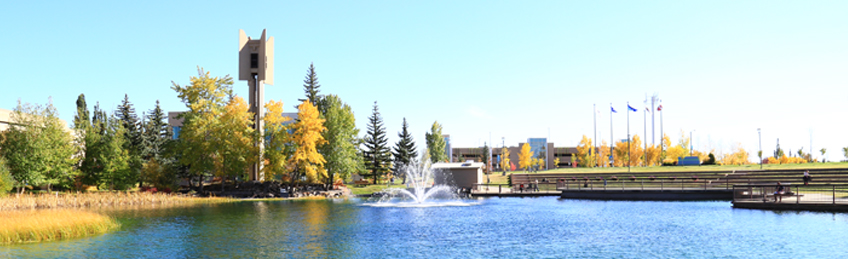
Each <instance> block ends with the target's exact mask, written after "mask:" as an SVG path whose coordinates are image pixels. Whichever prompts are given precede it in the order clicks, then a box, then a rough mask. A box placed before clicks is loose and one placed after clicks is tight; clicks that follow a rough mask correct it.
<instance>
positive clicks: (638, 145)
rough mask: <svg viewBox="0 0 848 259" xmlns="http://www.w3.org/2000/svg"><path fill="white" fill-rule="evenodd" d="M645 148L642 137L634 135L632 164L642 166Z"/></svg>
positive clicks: (631, 148)
mask: <svg viewBox="0 0 848 259" xmlns="http://www.w3.org/2000/svg"><path fill="white" fill-rule="evenodd" d="M644 154H645V149H644V148H642V139H640V138H639V135H633V138H631V139H630V166H641V165H642V162H643V159H644V156H643V155H644Z"/></svg>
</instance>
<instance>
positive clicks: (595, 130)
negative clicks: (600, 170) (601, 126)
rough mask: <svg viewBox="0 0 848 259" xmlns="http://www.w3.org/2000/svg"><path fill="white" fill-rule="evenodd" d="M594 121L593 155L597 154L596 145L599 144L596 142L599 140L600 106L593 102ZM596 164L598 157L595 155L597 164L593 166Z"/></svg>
mask: <svg viewBox="0 0 848 259" xmlns="http://www.w3.org/2000/svg"><path fill="white" fill-rule="evenodd" d="M592 123H593V124H594V125H593V127H592V129H593V131H592V133H593V134H594V135H595V136H594V137H593V139H592V155H595V154H594V152H595V148H594V147H595V146H597V144H598V143H597V142H596V141H598V107H597V106H596V105H595V104H594V103H593V104H592ZM596 165H598V160H597V157H595V164H594V165H593V166H592V167H595V166H596Z"/></svg>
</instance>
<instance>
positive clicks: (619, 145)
mask: <svg viewBox="0 0 848 259" xmlns="http://www.w3.org/2000/svg"><path fill="white" fill-rule="evenodd" d="M612 163H613V165H615V166H618V167H622V166H627V142H624V141H619V142H615V147H614V148H613V153H612Z"/></svg>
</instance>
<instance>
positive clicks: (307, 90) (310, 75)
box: [298, 63, 323, 112]
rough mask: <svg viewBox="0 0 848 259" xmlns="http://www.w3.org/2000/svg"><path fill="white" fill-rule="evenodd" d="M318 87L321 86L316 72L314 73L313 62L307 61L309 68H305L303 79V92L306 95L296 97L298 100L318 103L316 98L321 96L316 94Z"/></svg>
mask: <svg viewBox="0 0 848 259" xmlns="http://www.w3.org/2000/svg"><path fill="white" fill-rule="evenodd" d="M318 88H321V84H319V83H318V74H317V73H315V66H313V63H309V69H308V70H306V77H305V78H304V79H303V92H304V94H305V95H306V99H298V101H300V102H303V101H305V100H309V102H310V103H314V104H316V105H318V99H320V98H321V96H320V95H318V92H320V90H318ZM322 112H323V111H322Z"/></svg>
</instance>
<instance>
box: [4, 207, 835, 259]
mask: <svg viewBox="0 0 848 259" xmlns="http://www.w3.org/2000/svg"><path fill="white" fill-rule="evenodd" d="M479 202H480V204H479V205H475V206H470V207H436V208H381V207H367V206H360V204H361V203H362V201H360V200H348V201H341V200H339V201H275V202H239V203H235V204H223V205H208V206H203V207H194V208H181V209H159V210H145V211H136V212H124V213H121V214H119V215H117V216H118V217H119V218H120V219H121V221H122V222H123V224H124V226H123V228H122V229H121V230H119V231H116V232H112V233H109V234H106V235H101V236H96V237H90V238H83V239H75V240H68V241H60V242H50V243H42V244H25V245H15V246H0V257H27V258H33V257H35V258H220V257H226V258H268V257H271V258H310V257H331V258H339V257H350V258H408V257H414V258H452V257H462V258H504V257H522V258H527V257H531V258H574V257H578V258H586V257H588V258H638V257H641V258H658V257H659V258H714V257H721V258H752V257H753V258H838V257H841V256H845V255H848V246H846V245H845V242H846V240H848V214H840V213H836V214H834V213H816V212H771V211H757V210H745V209H733V208H731V207H730V203H729V202H647V201H646V202H631V201H585V200H560V199H557V198H490V199H482V200H479Z"/></svg>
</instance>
